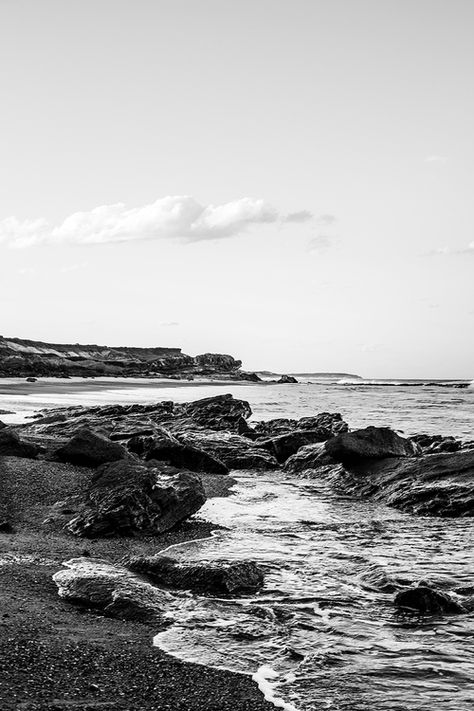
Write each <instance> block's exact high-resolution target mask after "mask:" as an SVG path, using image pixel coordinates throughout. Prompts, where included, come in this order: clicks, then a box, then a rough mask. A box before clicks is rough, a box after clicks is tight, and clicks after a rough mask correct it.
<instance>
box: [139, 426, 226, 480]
mask: <svg viewBox="0 0 474 711" xmlns="http://www.w3.org/2000/svg"><path fill="white" fill-rule="evenodd" d="M128 448H129V450H130V451H131V452H133V453H135V454H137V455H138V456H139V457H141V458H142V459H145V460H147V461H149V460H156V461H166V462H168V463H169V464H171V465H172V466H174V467H182V468H184V469H189V470H190V471H193V472H207V473H209V474H227V473H228V472H229V469H228V467H227V466H226V465H225V464H224V463H223V462H221V461H220V460H219V459H216V458H215V457H213V456H212V455H210V454H208V453H207V452H205V451H204V450H202V449H199V448H197V447H193V446H191V445H187V444H183V443H181V442H179V440H177V439H176V437H174V436H173V435H171V434H170V433H169V432H167V431H166V430H165V429H163V428H156V429H155V431H154V433H153V435H151V436H139V437H133V438H132V439H130V441H129V442H128Z"/></svg>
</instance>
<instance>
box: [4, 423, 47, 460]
mask: <svg viewBox="0 0 474 711" xmlns="http://www.w3.org/2000/svg"><path fill="white" fill-rule="evenodd" d="M40 451H41V448H40V447H38V446H37V445H36V444H33V443H32V442H27V441H25V440H24V439H21V438H20V437H19V436H18V434H17V433H16V432H15V431H14V430H11V429H9V428H8V427H3V428H0V456H4V457H24V458H26V459H34V458H35V457H36V456H37V455H38V454H39V452H40Z"/></svg>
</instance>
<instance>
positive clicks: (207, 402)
mask: <svg viewBox="0 0 474 711" xmlns="http://www.w3.org/2000/svg"><path fill="white" fill-rule="evenodd" d="M182 411H183V414H184V415H185V416H187V417H189V418H191V420H192V421H193V423H194V424H197V425H200V426H201V427H205V428H207V429H211V430H228V431H229V432H237V431H238V427H239V422H240V420H241V419H242V418H243V419H248V418H249V417H250V415H251V414H252V409H251V407H250V405H249V403H248V402H247V401H246V400H237V399H236V398H234V397H232V395H216V396H214V397H206V398H203V399H201V400H196V401H195V402H189V403H186V404H185V405H183V406H182Z"/></svg>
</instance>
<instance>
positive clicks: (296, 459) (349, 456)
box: [285, 427, 419, 473]
mask: <svg viewBox="0 0 474 711" xmlns="http://www.w3.org/2000/svg"><path fill="white" fill-rule="evenodd" d="M418 453H419V449H418V446H417V445H416V444H415V443H413V442H411V441H410V440H409V439H406V438H404V437H400V435H398V434H397V433H396V432H394V431H393V430H391V429H390V428H388V427H366V428H365V429H361V430H354V431H353V432H342V433H341V434H338V435H336V436H335V437H331V438H330V439H328V440H327V441H326V442H324V444H316V445H308V446H306V447H302V448H301V449H299V450H298V452H297V453H296V454H295V455H294V456H292V457H290V458H289V459H288V461H287V463H286V465H285V469H286V470H287V471H288V472H291V473H298V472H302V471H305V470H306V469H314V468H317V467H319V466H323V465H327V464H332V463H339V462H340V463H343V464H351V463H356V462H361V461H365V460H368V461H370V460H377V459H386V458H387V457H414V456H415V455H416V454H418Z"/></svg>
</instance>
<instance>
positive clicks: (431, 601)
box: [394, 586, 467, 615]
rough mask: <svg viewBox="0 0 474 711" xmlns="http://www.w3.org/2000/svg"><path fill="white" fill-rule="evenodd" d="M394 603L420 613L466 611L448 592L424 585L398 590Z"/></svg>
mask: <svg viewBox="0 0 474 711" xmlns="http://www.w3.org/2000/svg"><path fill="white" fill-rule="evenodd" d="M394 603H395V605H396V607H398V608H399V609H401V610H404V611H406V612H416V613H417V614H421V615H440V614H443V613H448V614H459V613H462V612H467V610H466V608H465V607H464V605H462V604H461V602H459V601H458V600H457V599H456V598H455V597H453V596H452V595H450V594H449V593H447V592H442V591H441V590H435V589H434V588H430V587H426V586H418V587H414V588H407V589H405V590H400V592H398V593H397V594H396V596H395V600H394Z"/></svg>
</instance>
